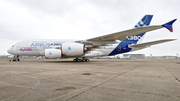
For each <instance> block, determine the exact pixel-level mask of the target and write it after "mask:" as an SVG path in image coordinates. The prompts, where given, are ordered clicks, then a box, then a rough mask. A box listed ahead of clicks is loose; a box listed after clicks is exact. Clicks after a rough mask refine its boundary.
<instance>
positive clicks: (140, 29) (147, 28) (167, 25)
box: [87, 19, 176, 41]
mask: <svg viewBox="0 0 180 101" xmlns="http://www.w3.org/2000/svg"><path fill="white" fill-rule="evenodd" d="M175 21H176V19H174V20H172V21H170V22H168V23H165V24H163V25H157V26H143V27H138V28H133V29H130V30H126V31H121V32H117V33H113V34H108V35H104V36H100V37H96V38H91V39H88V40H87V41H114V40H125V39H127V36H133V35H138V34H141V33H145V32H149V31H153V30H156V29H160V28H163V27H165V28H167V29H168V30H169V31H171V32H172V31H173V30H172V24H173V23H174V22H175Z"/></svg>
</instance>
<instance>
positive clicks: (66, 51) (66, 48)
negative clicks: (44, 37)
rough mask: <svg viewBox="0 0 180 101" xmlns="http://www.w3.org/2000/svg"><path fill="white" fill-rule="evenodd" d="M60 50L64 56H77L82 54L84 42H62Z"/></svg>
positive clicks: (84, 49) (84, 50)
mask: <svg viewBox="0 0 180 101" xmlns="http://www.w3.org/2000/svg"><path fill="white" fill-rule="evenodd" d="M61 50H62V54H63V55H64V56H79V55H84V52H86V51H87V48H85V47H84V44H80V43H63V44H62V46H61Z"/></svg>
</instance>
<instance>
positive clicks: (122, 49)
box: [109, 40, 137, 55]
mask: <svg viewBox="0 0 180 101" xmlns="http://www.w3.org/2000/svg"><path fill="white" fill-rule="evenodd" d="M136 43H137V42H135V41H132V40H123V41H121V42H120V43H119V45H118V46H117V47H116V48H115V49H114V50H113V51H112V52H111V53H110V54H109V55H116V54H121V53H126V52H129V51H131V49H132V48H129V47H128V45H131V44H136Z"/></svg>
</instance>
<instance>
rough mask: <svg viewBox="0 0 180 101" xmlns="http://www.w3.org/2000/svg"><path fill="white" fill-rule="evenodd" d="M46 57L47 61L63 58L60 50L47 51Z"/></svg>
mask: <svg viewBox="0 0 180 101" xmlns="http://www.w3.org/2000/svg"><path fill="white" fill-rule="evenodd" d="M44 55H45V58H47V59H57V58H61V56H62V55H61V50H60V49H46V50H45V53H44Z"/></svg>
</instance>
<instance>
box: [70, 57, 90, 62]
mask: <svg viewBox="0 0 180 101" xmlns="http://www.w3.org/2000/svg"><path fill="white" fill-rule="evenodd" d="M73 62H89V59H85V58H82V59H78V58H76V59H74V60H73Z"/></svg>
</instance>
